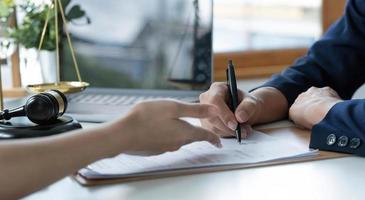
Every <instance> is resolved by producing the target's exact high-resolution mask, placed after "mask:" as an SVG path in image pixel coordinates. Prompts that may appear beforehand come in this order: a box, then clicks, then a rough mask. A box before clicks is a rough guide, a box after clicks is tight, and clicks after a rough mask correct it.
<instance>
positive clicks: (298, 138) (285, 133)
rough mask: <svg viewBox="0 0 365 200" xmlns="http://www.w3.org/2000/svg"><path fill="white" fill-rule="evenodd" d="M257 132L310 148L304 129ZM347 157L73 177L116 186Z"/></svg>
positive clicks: (333, 154)
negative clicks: (116, 184) (130, 175)
mask: <svg viewBox="0 0 365 200" xmlns="http://www.w3.org/2000/svg"><path fill="white" fill-rule="evenodd" d="M257 130H259V131H261V132H264V133H266V134H268V135H271V136H274V137H281V138H285V139H288V140H290V142H294V143H296V144H297V145H301V146H305V147H308V146H309V140H310V131H308V130H303V129H299V128H296V127H285V128H271V129H257ZM347 156H350V155H349V154H343V153H337V152H328V151H319V155H317V156H312V157H300V158H295V159H290V160H278V161H268V162H260V163H253V164H239V165H230V166H213V167H204V168H193V169H181V170H173V171H161V172H157V173H153V174H149V175H143V176H136V177H125V178H107V179H87V178H85V177H83V176H82V175H80V174H78V173H77V174H74V175H73V178H74V179H75V180H76V181H77V182H78V183H80V184H81V185H83V186H97V185H105V184H115V183H123V182H130V181H140V180H148V179H157V178H165V177H173V176H185V175H192V174H200V173H211V172H218V171H226V170H237V169H247V168H254V167H264V166H274V165H281V164H290V163H298V162H308V161H317V160H324V159H334V158H343V157H347Z"/></svg>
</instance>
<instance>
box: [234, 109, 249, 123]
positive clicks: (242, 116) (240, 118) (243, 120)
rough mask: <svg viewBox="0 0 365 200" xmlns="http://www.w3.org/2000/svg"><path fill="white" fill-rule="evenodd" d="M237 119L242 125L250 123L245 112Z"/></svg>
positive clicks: (239, 113)
mask: <svg viewBox="0 0 365 200" xmlns="http://www.w3.org/2000/svg"><path fill="white" fill-rule="evenodd" d="M236 117H237V119H238V120H239V121H240V122H241V123H243V122H247V121H248V117H247V113H246V112H244V111H239V112H238V113H237V116H236Z"/></svg>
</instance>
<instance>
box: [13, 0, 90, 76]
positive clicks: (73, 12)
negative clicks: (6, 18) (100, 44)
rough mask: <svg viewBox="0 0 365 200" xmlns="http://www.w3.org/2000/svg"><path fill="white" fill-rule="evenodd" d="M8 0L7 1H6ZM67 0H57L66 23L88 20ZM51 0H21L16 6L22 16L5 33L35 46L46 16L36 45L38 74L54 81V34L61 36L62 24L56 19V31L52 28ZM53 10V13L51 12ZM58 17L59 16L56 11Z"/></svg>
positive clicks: (88, 20) (16, 40) (52, 2)
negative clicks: (63, 12) (39, 71)
mask: <svg viewBox="0 0 365 200" xmlns="http://www.w3.org/2000/svg"><path fill="white" fill-rule="evenodd" d="M8 1H10V0H8ZM70 3H71V0H61V4H62V7H63V10H64V11H65V17H66V22H67V23H70V22H72V21H74V20H77V19H80V18H86V21H87V23H90V19H89V17H87V15H86V13H85V11H84V10H82V9H81V7H80V5H71V4H70ZM53 4H54V1H49V3H42V4H37V3H35V2H34V1H32V0H25V1H24V2H23V3H22V4H20V5H18V6H17V9H18V10H19V11H20V12H23V13H24V14H25V15H24V18H23V19H22V22H21V23H20V24H18V26H17V27H16V28H12V29H9V35H10V37H11V38H13V39H14V40H15V42H16V43H17V44H19V45H21V46H23V47H25V48H26V49H38V47H39V44H40V42H41V35H42V31H43V28H44V26H45V23H46V19H47V16H48V22H47V23H48V24H47V29H46V30H45V34H44V40H43V44H42V46H41V47H40V49H39V50H40V52H39V61H40V63H41V68H42V73H43V74H42V75H43V79H44V81H45V82H52V81H54V77H55V76H54V74H55V68H56V67H55V66H56V55H55V50H56V34H58V35H59V36H60V38H61V37H62V36H64V34H63V23H62V20H61V19H59V20H58V21H59V24H58V26H59V27H58V30H59V32H58V33H56V31H55V12H54V11H53V8H54V7H53ZM52 11H53V12H52ZM58 17H59V18H61V15H60V14H58Z"/></svg>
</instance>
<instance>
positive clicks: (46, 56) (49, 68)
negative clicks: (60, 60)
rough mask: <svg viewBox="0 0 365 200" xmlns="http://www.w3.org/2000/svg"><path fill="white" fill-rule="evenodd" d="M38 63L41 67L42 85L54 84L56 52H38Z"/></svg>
mask: <svg viewBox="0 0 365 200" xmlns="http://www.w3.org/2000/svg"><path fill="white" fill-rule="evenodd" d="M39 63H40V65H41V72H42V79H43V82H44V83H55V82H56V65H57V63H56V51H45V50H41V51H40V52H39Z"/></svg>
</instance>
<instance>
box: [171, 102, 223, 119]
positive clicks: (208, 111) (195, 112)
mask: <svg viewBox="0 0 365 200" xmlns="http://www.w3.org/2000/svg"><path fill="white" fill-rule="evenodd" d="M216 112H217V109H216V107H215V106H213V105H209V104H199V103H178V104H177V110H176V113H175V116H176V117H177V118H181V117H193V118H208V117H213V116H215V115H216Z"/></svg>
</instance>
